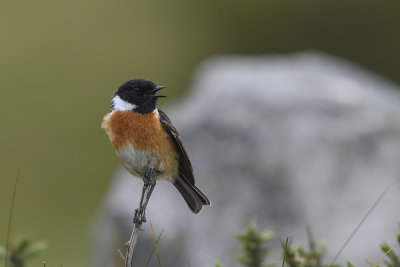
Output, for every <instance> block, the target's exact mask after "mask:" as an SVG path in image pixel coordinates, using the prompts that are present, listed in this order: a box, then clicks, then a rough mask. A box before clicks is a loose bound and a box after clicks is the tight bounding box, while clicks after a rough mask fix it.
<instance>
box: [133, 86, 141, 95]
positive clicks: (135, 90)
mask: <svg viewBox="0 0 400 267" xmlns="http://www.w3.org/2000/svg"><path fill="white" fill-rule="evenodd" d="M133 92H135V95H140V89H139V88H137V87H136V88H134V89H133Z"/></svg>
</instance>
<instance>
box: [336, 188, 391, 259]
mask: <svg viewBox="0 0 400 267" xmlns="http://www.w3.org/2000/svg"><path fill="white" fill-rule="evenodd" d="M388 189H389V186H388V187H386V189H385V190H384V191H383V193H382V194H381V195H380V196H379V198H378V199H377V200H376V201H375V203H374V205H372V207H371V208H370V209H369V211H368V212H367V214H365V216H364V218H362V220H361V222H360V223H359V224H358V225H357V227H356V228H355V229H354V230H353V232H352V233H351V234H350V236H349V237H348V238H347V240H346V242H344V244H343V246H342V247H341V248H340V249H339V251H338V253H336V255H335V257H334V258H333V260H332V261H331V264H330V265H333V263H334V262H335V261H336V260H337V258H338V257H339V255H340V254H341V253H342V251H343V250H344V248H345V247H346V246H347V244H348V243H349V242H350V240H351V239H352V238H353V236H354V235H355V234H356V233H357V231H358V229H360V227H361V225H362V224H363V223H364V222H365V220H366V219H367V218H368V216H369V215H370V214H371V212H372V211H373V210H374V209H375V207H376V206H377V205H378V204H379V202H381V200H382V198H383V197H384V196H385V194H386V192H387V191H388Z"/></svg>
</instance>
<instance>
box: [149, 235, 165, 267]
mask: <svg viewBox="0 0 400 267" xmlns="http://www.w3.org/2000/svg"><path fill="white" fill-rule="evenodd" d="M163 233H164V229H162V231H161V233H160V234H159V235H158V237H157V242H156V244H158V241H160V238H161V236H162V234H163ZM156 244H154V246H153V250H152V251H151V253H150V257H149V258H148V259H147V262H146V267H147V266H148V265H149V263H150V260H151V257H152V256H153V253H154V250H156Z"/></svg>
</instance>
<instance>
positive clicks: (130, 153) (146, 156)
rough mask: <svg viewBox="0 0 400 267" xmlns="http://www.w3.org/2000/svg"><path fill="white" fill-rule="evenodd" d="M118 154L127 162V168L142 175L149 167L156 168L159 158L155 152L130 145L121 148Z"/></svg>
mask: <svg viewBox="0 0 400 267" xmlns="http://www.w3.org/2000/svg"><path fill="white" fill-rule="evenodd" d="M118 155H119V157H120V158H121V159H122V160H123V161H124V162H125V167H126V168H128V169H129V170H130V171H131V172H133V173H134V174H137V175H140V176H142V175H143V174H144V173H145V171H146V170H147V169H148V168H154V167H155V166H156V164H157V162H158V158H156V157H155V155H154V154H152V153H150V152H148V151H143V150H135V149H133V147H132V146H130V145H129V146H126V147H125V148H123V149H121V150H120V151H119V152H118ZM140 178H141V177H140Z"/></svg>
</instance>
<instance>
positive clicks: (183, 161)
mask: <svg viewBox="0 0 400 267" xmlns="http://www.w3.org/2000/svg"><path fill="white" fill-rule="evenodd" d="M158 113H159V115H160V122H161V124H162V125H163V127H164V129H165V130H166V131H167V133H168V134H169V136H171V139H172V141H173V142H174V144H175V146H176V150H177V152H178V154H179V172H180V174H182V176H183V177H185V178H186V180H187V181H188V182H189V183H190V184H192V185H194V177H193V168H192V164H191V163H190V159H189V156H188V155H187V153H186V150H185V148H184V147H183V144H182V140H181V138H180V137H179V133H178V131H177V130H176V129H175V127H174V125H172V122H171V120H170V119H169V118H168V116H167V114H165V113H164V111H162V110H158Z"/></svg>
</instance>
